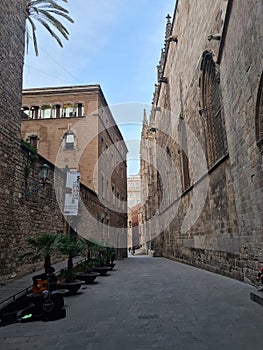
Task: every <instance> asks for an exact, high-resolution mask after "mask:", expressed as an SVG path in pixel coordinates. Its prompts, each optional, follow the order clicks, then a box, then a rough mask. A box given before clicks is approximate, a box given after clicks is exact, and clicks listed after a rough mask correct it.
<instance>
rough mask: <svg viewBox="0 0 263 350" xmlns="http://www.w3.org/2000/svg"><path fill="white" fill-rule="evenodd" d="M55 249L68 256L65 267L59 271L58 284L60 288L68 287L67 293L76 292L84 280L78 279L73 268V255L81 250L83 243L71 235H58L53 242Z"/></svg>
mask: <svg viewBox="0 0 263 350" xmlns="http://www.w3.org/2000/svg"><path fill="white" fill-rule="evenodd" d="M55 249H56V250H57V251H59V252H60V253H62V254H63V255H67V256H68V261H67V268H66V269H64V270H61V271H60V274H59V276H58V279H59V283H58V284H59V286H60V288H62V289H68V290H69V293H68V294H71V295H72V294H76V293H77V291H78V290H79V289H80V287H81V285H82V284H83V283H85V282H84V281H83V280H79V279H78V276H77V274H76V272H75V271H74V270H73V257H74V256H76V255H78V254H80V253H81V252H82V251H83V249H84V246H83V243H82V242H81V241H80V240H78V239H77V238H75V237H74V236H73V235H68V234H67V235H59V236H58V237H57V239H56V242H55Z"/></svg>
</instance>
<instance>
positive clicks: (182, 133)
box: [178, 115, 191, 192]
mask: <svg viewBox="0 0 263 350" xmlns="http://www.w3.org/2000/svg"><path fill="white" fill-rule="evenodd" d="M178 127H179V128H178V130H179V137H180V146H179V150H178V153H179V155H180V158H179V161H180V166H181V173H182V192H185V191H186V190H187V189H188V188H189V187H190V186H191V178H190V168H189V159H188V146H187V133H186V126H185V121H184V117H183V115H180V116H179V125H178Z"/></svg>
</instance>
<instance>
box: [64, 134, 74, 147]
mask: <svg viewBox="0 0 263 350" xmlns="http://www.w3.org/2000/svg"><path fill="white" fill-rule="evenodd" d="M64 138H65V149H74V148H75V135H74V133H73V132H71V131H69V132H67V133H66V134H65V136H64Z"/></svg>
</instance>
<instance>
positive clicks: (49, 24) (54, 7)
mask: <svg viewBox="0 0 263 350" xmlns="http://www.w3.org/2000/svg"><path fill="white" fill-rule="evenodd" d="M58 1H59V0H25V2H26V9H25V13H26V21H27V23H28V25H27V26H26V48H27V52H28V45H29V38H30V34H29V32H30V28H31V32H32V38H33V43H34V49H35V53H36V55H37V56H38V44H37V37H36V29H37V27H36V24H35V22H36V21H37V22H39V23H40V24H41V25H42V26H44V27H45V28H46V30H47V31H48V32H49V33H50V34H51V36H53V38H55V40H56V41H57V43H58V44H59V45H60V46H61V47H63V44H62V41H61V40H60V37H59V35H58V34H59V33H60V34H61V35H62V36H63V37H64V38H65V39H66V40H68V36H69V32H68V30H67V29H66V27H65V26H64V25H63V24H62V23H61V22H60V21H59V20H58V19H57V18H56V17H57V16H60V17H63V18H65V19H66V20H68V21H69V22H71V23H74V21H73V19H72V18H71V17H70V16H69V15H68V13H69V12H68V10H66V9H65V8H64V7H62V6H60V5H59V4H58ZM61 1H63V2H68V0H61ZM54 29H55V31H58V32H59V33H58V34H57V33H56V32H55V31H54Z"/></svg>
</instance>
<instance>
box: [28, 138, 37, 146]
mask: <svg viewBox="0 0 263 350" xmlns="http://www.w3.org/2000/svg"><path fill="white" fill-rule="evenodd" d="M37 141H38V137H37V136H36V135H32V136H29V137H28V142H29V143H30V145H31V146H33V147H35V148H36V149H37Z"/></svg>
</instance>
